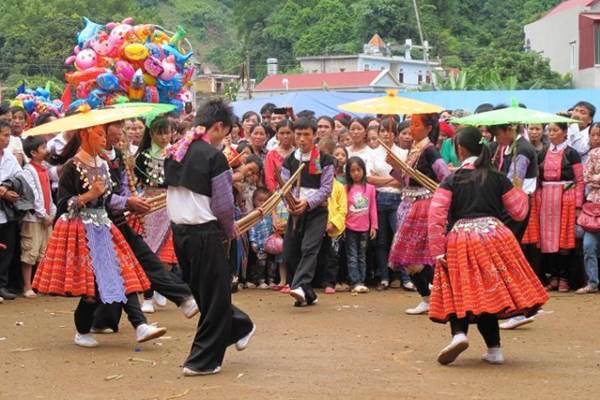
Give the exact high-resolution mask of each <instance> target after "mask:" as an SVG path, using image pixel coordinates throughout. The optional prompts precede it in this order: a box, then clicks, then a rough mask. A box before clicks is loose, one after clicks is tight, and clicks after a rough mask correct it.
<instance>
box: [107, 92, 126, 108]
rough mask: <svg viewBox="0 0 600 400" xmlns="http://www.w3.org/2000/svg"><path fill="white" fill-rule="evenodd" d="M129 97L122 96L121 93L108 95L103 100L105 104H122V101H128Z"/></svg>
mask: <svg viewBox="0 0 600 400" xmlns="http://www.w3.org/2000/svg"><path fill="white" fill-rule="evenodd" d="M128 102H129V99H128V98H127V96H123V95H120V94H118V95H112V96H110V97H108V98H107V99H106V101H105V103H106V104H111V105H112V104H123V103H128Z"/></svg>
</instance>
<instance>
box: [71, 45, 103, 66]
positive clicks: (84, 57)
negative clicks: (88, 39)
mask: <svg viewBox="0 0 600 400" xmlns="http://www.w3.org/2000/svg"><path fill="white" fill-rule="evenodd" d="M75 66H76V67H77V69H79V70H85V69H88V68H93V67H96V66H98V55H97V54H96V52H95V51H94V50H92V49H83V50H81V51H80V52H79V53H77V56H76V57H75Z"/></svg>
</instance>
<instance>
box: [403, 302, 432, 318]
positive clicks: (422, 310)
mask: <svg viewBox="0 0 600 400" xmlns="http://www.w3.org/2000/svg"><path fill="white" fill-rule="evenodd" d="M428 311H429V303H426V302H424V301H422V302H420V303H419V305H417V306H416V307H415V308H409V309H407V310H406V313H407V314H409V315H421V314H426V313H427V312H428Z"/></svg>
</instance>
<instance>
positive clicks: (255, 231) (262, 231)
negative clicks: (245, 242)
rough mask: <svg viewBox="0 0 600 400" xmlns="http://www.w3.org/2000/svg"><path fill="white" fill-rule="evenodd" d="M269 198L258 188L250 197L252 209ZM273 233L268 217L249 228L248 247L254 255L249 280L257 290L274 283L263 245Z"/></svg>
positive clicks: (267, 193) (266, 191) (270, 220)
mask: <svg viewBox="0 0 600 400" xmlns="http://www.w3.org/2000/svg"><path fill="white" fill-rule="evenodd" d="M269 196H271V192H269V191H268V190H267V189H266V188H264V187H258V188H256V190H255V191H254V193H253V195H252V202H253V204H254V208H255V209H256V208H259V207H261V206H262V205H263V204H264V203H265V201H267V199H268V198H269ZM272 232H273V222H272V219H271V216H270V215H265V216H264V218H263V219H261V220H260V221H259V222H258V223H257V224H256V225H254V226H253V227H252V228H250V231H249V232H248V237H249V239H250V247H251V248H252V251H253V252H254V254H256V265H255V267H254V271H253V272H254V274H253V275H254V276H253V277H251V280H252V281H254V282H256V284H257V285H258V286H257V287H258V288H259V289H268V288H269V284H273V283H274V280H275V278H274V273H273V272H272V271H271V269H270V268H269V260H268V254H267V253H266V252H265V243H266V242H267V239H268V238H269V236H270V235H271V233H272Z"/></svg>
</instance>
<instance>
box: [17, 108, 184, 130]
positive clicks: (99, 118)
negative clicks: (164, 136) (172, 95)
mask: <svg viewBox="0 0 600 400" xmlns="http://www.w3.org/2000/svg"><path fill="white" fill-rule="evenodd" d="M174 109H175V106H173V105H170V104H154V103H125V104H119V105H115V106H111V107H107V108H98V109H94V110H89V111H84V112H80V113H77V114H73V115H69V116H68V117H64V118H59V119H57V120H55V121H52V122H48V123H47V124H43V125H39V126H36V127H35V128H31V129H28V130H26V131H25V132H23V136H24V137H25V136H33V135H47V134H50V133H57V132H65V131H73V130H76V129H84V128H89V127H91V126H96V125H104V124H108V123H110V122H115V121H120V120H123V119H129V118H134V117H143V116H146V115H152V116H155V115H158V114H162V113H166V112H170V111H173V110H174Z"/></svg>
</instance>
